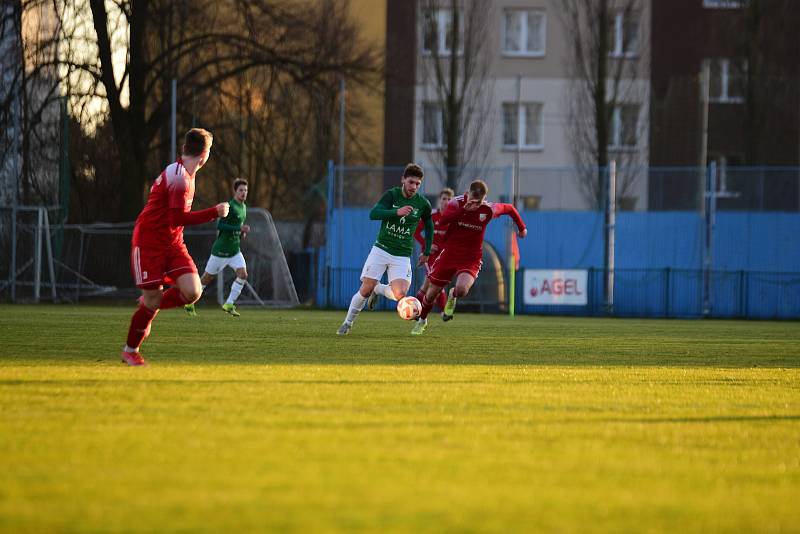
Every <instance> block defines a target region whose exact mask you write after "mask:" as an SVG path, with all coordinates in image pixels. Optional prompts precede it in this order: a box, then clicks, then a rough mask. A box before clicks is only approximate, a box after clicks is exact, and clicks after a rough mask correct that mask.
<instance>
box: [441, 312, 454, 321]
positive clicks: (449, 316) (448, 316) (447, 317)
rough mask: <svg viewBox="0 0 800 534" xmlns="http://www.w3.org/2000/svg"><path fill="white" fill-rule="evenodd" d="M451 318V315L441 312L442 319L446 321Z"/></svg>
mask: <svg viewBox="0 0 800 534" xmlns="http://www.w3.org/2000/svg"><path fill="white" fill-rule="evenodd" d="M452 320H453V316H452V315H447V314H446V313H445V312H442V321H444V322H447V321H452Z"/></svg>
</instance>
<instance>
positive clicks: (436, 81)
mask: <svg viewBox="0 0 800 534" xmlns="http://www.w3.org/2000/svg"><path fill="white" fill-rule="evenodd" d="M420 13H421V15H422V21H423V22H422V32H423V36H422V46H423V54H424V55H425V56H426V57H425V58H424V60H423V61H422V67H421V70H422V72H421V74H422V76H421V83H422V86H423V95H424V98H425V100H426V102H424V103H423V115H425V114H427V115H428V116H427V117H426V116H423V121H422V122H423V125H425V126H426V127H427V128H428V129H429V130H430V131H426V132H423V143H424V142H426V141H427V140H429V139H430V140H434V141H435V142H436V143H437V144H438V146H437V147H436V149H435V154H436V157H437V166H438V167H439V173H440V175H442V176H445V175H446V176H447V186H448V187H452V188H457V187H458V182H459V178H460V177H461V174H462V173H463V171H464V169H465V167H467V166H481V165H483V163H484V162H485V160H486V157H487V155H488V153H489V149H490V146H491V132H492V131H493V124H492V121H491V120H489V119H488V118H489V117H492V116H493V114H492V113H491V109H492V100H493V98H492V89H493V88H492V85H491V80H490V76H489V74H490V72H489V71H490V68H491V54H490V47H491V39H490V30H491V27H492V20H491V16H490V14H491V13H492V9H491V2H490V1H489V0H420ZM430 93H432V94H430ZM439 114H441V123H439ZM439 124H441V126H439ZM439 128H441V132H440V131H439Z"/></svg>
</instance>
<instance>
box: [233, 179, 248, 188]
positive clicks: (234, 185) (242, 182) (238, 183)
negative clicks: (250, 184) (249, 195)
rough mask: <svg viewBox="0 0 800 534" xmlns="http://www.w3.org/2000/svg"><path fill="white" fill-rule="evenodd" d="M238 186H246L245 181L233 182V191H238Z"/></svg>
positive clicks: (236, 180) (237, 180)
mask: <svg viewBox="0 0 800 534" xmlns="http://www.w3.org/2000/svg"><path fill="white" fill-rule="evenodd" d="M240 185H247V180H245V179H244V178H237V179H235V180H234V181H233V190H234V191H236V190H237V189H239V186H240Z"/></svg>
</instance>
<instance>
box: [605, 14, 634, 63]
mask: <svg viewBox="0 0 800 534" xmlns="http://www.w3.org/2000/svg"><path fill="white" fill-rule="evenodd" d="M640 22H641V21H637V22H636V49H635V50H631V51H627V52H626V51H625V50H624V46H625V33H624V32H625V12H624V11H618V12H617V13H615V14H614V39H613V43H612V44H613V46H611V47H610V49H609V51H608V55H609V56H610V57H615V58H633V57H638V56H639V51H638V48H639V46H640V43H641V31H642V28H641V24H640Z"/></svg>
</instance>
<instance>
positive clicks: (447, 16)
mask: <svg viewBox="0 0 800 534" xmlns="http://www.w3.org/2000/svg"><path fill="white" fill-rule="evenodd" d="M459 22H461V24H459V25H458V28H459V40H458V43H459V47H458V53H459V54H461V53H463V52H464V26H463V18H462V19H460V20H459ZM452 48H453V12H452V10H450V9H437V10H429V11H427V12H426V13H425V15H424V17H423V29H422V53H423V54H425V55H438V56H449V55H450V52H451V51H452Z"/></svg>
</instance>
